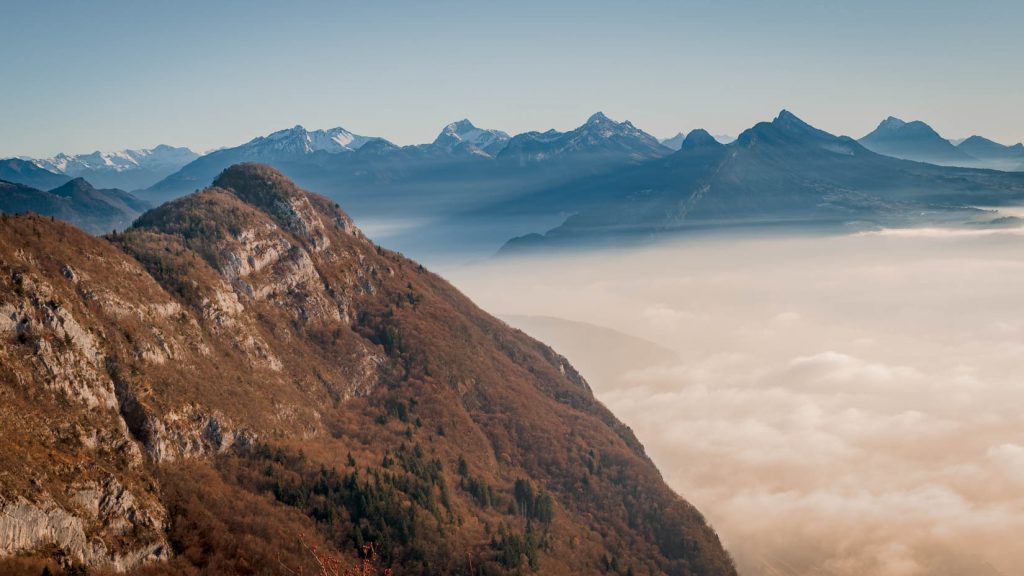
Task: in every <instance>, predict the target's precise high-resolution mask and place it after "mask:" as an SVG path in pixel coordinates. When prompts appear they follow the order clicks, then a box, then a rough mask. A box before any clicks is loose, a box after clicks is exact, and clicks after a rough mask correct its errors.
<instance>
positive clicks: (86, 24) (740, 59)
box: [0, 0, 1024, 157]
mask: <svg viewBox="0 0 1024 576" xmlns="http://www.w3.org/2000/svg"><path fill="white" fill-rule="evenodd" d="M0 14H2V15H3V17H2V22H0V26H2V30H3V33H2V34H0V53H2V54H3V55H4V67H3V73H2V78H3V81H2V86H3V89H2V90H0V157H3V156H12V155H26V156H49V155H52V154H55V153H57V152H61V151H63V152H69V153H82V152H90V151H93V150H96V149H101V150H112V149H122V148H137V147H151V146H154V145H156V144H160V143H166V144H172V145H187V146H190V147H193V148H194V149H197V150H207V149H212V148H217V147H221V146H231V145H237V144H239V143H242V142H244V141H247V140H249V139H251V138H253V137H255V136H258V135H263V134H266V133H269V132H271V131H274V130H278V129H281V128H286V127H291V126H294V125H296V124H302V125H303V126H306V127H307V128H311V129H312V128H328V127H334V126H342V127H345V128H347V129H349V130H351V131H353V132H356V133H360V134H366V135H372V136H383V137H385V138H387V139H389V140H392V141H394V142H396V143H399V144H412V143H419V142H426V141H430V140H433V138H434V137H435V136H436V134H437V133H438V132H439V131H440V129H441V127H442V126H443V125H445V124H447V123H448V122H451V121H454V120H458V119H461V118H463V117H468V118H470V119H471V120H472V121H473V122H474V123H476V124H477V125H479V126H484V127H493V128H500V129H503V130H505V131H507V132H510V133H517V132H523V131H528V130H546V129H548V128H556V129H560V130H565V129H569V128H572V127H575V126H577V125H579V124H581V123H582V122H583V121H584V120H585V119H586V118H587V117H588V116H589V115H590V114H591V113H593V112H595V111H598V110H601V111H603V112H605V113H606V114H608V115H609V116H610V117H612V118H615V119H619V120H622V119H629V120H631V121H632V122H633V123H634V124H636V125H637V126H638V127H640V128H643V129H645V130H647V131H648V132H650V133H652V134H654V135H656V136H659V137H667V136H671V135H673V134H675V133H676V132H679V131H687V130H690V129H693V128H697V127H703V128H706V129H708V130H709V131H711V132H712V133H715V134H733V135H735V134H737V133H738V132H740V131H742V130H743V129H745V128H747V127H749V126H751V125H753V124H754V123H756V122H758V121H761V120H766V119H770V118H772V117H773V116H774V115H775V114H777V112H778V111H779V110H780V109H782V108H786V109H789V110H791V111H793V112H794V113H796V114H797V115H799V116H801V117H802V118H804V119H805V120H807V121H809V122H811V123H813V124H815V125H817V126H819V127H821V128H823V129H826V130H828V131H830V132H834V133H840V134H848V135H852V136H855V137H859V136H862V135H863V134H865V133H867V132H869V131H870V130H871V129H872V128H873V127H874V126H875V125H877V123H878V122H879V121H880V120H882V119H883V118H885V117H886V116H889V115H895V116H899V117H902V118H904V119H906V120H910V119H922V120H925V121H927V122H928V123H930V124H931V125H933V126H934V127H935V128H936V129H937V130H938V131H939V132H940V133H942V134H943V135H945V136H947V137H949V138H958V137H964V136H968V135H970V134H973V133H979V134H983V135H985V136H987V137H990V138H993V139H995V140H997V141H1002V142H1005V143H1013V142H1017V141H1020V140H1022V139H1024V115H1022V114H1020V113H1019V103H1020V102H1021V101H1022V100H1024V75H1022V74H1020V73H1019V71H1020V54H1021V53H1022V49H1024V35H1021V34H1020V30H1019V28H1020V23H1021V22H1024V3H1022V2H1019V0H992V1H987V2H976V3H964V2H962V1H948V0H913V1H899V0H896V1H894V0H886V1H880V0H861V1H858V2H821V1H820V0H813V1H812V0H777V1H774V2H760V1H753V0H749V1H748V0H716V1H712V0H699V1H689V0H677V1H661V0H655V1H638V0H629V1H609V0H586V1H577V0H566V1H560V0H542V1H536V0H518V1H516V2H500V3H499V2H475V1H474V2H470V1H450V0H438V1H432V2H422V1H388V0H377V1H350V2H346V1H340V0H335V1H317V0H311V1H297V0H293V1H288V2H285V1H271V0H245V1H235V0H226V1H219V2H208V1H195V0H180V1H176V2H138V1H121V0H95V1H91V2H78V1H60V0H52V1H44V2H37V1H16V0H0Z"/></svg>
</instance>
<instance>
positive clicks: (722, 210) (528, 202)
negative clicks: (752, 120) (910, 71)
mask: <svg viewBox="0 0 1024 576" xmlns="http://www.w3.org/2000/svg"><path fill="white" fill-rule="evenodd" d="M129 152H130V151H129ZM144 152H148V153H147V154H144V155H139V154H134V155H133V154H128V153H127V152H126V153H124V154H121V153H115V154H107V155H103V154H99V155H98V156H96V155H82V156H79V157H74V158H72V157H67V156H65V155H58V156H57V157H54V159H50V160H47V161H42V160H35V161H25V160H16V159H12V160H8V161H5V162H4V163H3V164H2V165H0V178H3V179H6V180H8V181H11V182H19V183H22V184H25V185H27V186H30V187H33V188H37V189H40V190H50V189H52V188H55V187H56V186H58V185H60V184H63V183H64V182H66V181H67V179H68V174H71V173H74V172H76V171H81V170H86V168H84V166H89V168H88V170H92V172H89V173H90V174H94V175H95V176H96V177H98V178H99V177H102V176H103V175H107V176H110V177H114V176H115V175H120V176H117V177H119V178H125V177H128V176H125V175H128V174H135V176H131V177H132V178H134V177H136V176H139V175H142V174H143V173H144V170H143V168H144V167H149V168H153V167H154V166H156V165H157V164H158V162H157V161H156V159H157V158H158V157H163V158H164V161H163V163H162V164H159V165H160V166H162V169H164V170H169V169H170V167H172V166H175V165H177V164H180V163H181V162H185V161H187V162H186V163H185V164H183V165H180V166H178V167H177V169H175V170H174V171H173V173H169V174H168V175H167V176H166V177H164V178H163V179H162V180H160V181H159V182H156V183H155V184H153V185H151V186H149V187H148V188H146V189H144V190H139V191H138V192H137V195H138V197H139V198H142V199H143V200H146V201H148V202H149V203H151V204H153V205H157V204H160V203H162V202H165V201H167V200H170V199H173V198H176V197H179V196H182V195H184V194H187V193H190V192H192V191H194V190H196V189H200V188H203V187H205V186H207V185H208V184H209V183H210V182H211V181H212V180H213V178H214V177H215V176H216V175H217V174H219V173H220V172H221V171H222V170H224V169H225V168H226V167H227V166H229V165H233V164H236V163H239V162H261V163H266V164H269V165H272V166H274V167H275V168H277V169H279V170H281V171H282V172H283V173H284V174H286V175H287V176H288V177H289V178H292V179H293V180H294V181H296V182H297V183H298V184H299V185H301V186H303V187H306V188H310V189H317V190H321V191H323V192H324V193H325V194H327V195H328V196H330V197H331V198H332V199H334V200H335V201H337V202H339V203H342V204H344V205H345V206H346V207H347V208H348V209H349V210H350V211H351V212H352V213H353V214H355V215H356V216H357V217H359V218H360V220H361V221H363V222H365V223H366V227H367V229H368V230H371V231H372V233H373V234H374V235H375V237H377V238H379V239H380V240H381V241H382V242H384V243H386V244H388V245H390V246H394V247H396V248H399V249H402V250H404V251H407V252H409V253H411V254H413V255H416V256H419V257H421V258H422V257H428V255H430V256H433V255H436V254H445V255H455V257H464V256H472V257H483V256H487V255H490V254H493V253H494V251H496V250H497V249H498V248H499V247H501V246H502V245H503V244H504V243H505V242H506V241H508V240H509V239H510V238H517V237H522V236H529V238H527V239H525V240H518V241H516V242H515V243H514V244H515V245H518V246H524V245H526V244H529V243H535V242H540V243H545V242H543V241H542V240H543V239H544V238H546V239H547V240H550V239H551V238H553V237H558V236H561V237H564V238H565V240H567V241H568V240H569V238H570V237H571V238H579V237H581V235H583V236H591V237H593V238H598V237H604V238H606V239H608V240H609V241H617V240H616V239H621V238H623V237H624V236H629V235H640V236H641V237H642V236H644V235H649V234H660V233H662V232H667V231H673V230H676V229H680V228H681V229H688V228H693V227H721V226H733V225H737V224H740V225H749V224H750V223H752V222H758V223H760V224H759V225H763V224H767V225H771V226H778V225H783V224H791V225H796V224H799V225H806V224H808V223H813V224H814V225H826V226H835V225H837V224H840V225H856V226H877V225H883V224H887V225H912V224H920V223H932V224H934V223H943V222H964V221H968V220H969V221H972V222H975V221H976V220H977V219H978V218H984V217H985V216H986V215H985V214H980V213H978V212H977V211H970V210H965V208H964V207H965V206H989V205H999V204H1003V203H1006V202H1010V201H1015V200H1016V199H1017V198H1018V195H1019V192H1020V190H1019V185H1020V184H1019V183H1020V177H1019V176H1014V175H1013V174H1001V173H997V172H990V171H983V170H978V169H979V168H995V169H999V170H1012V169H1021V170H1024V146H1022V145H1020V144H1017V145H1014V146H1004V145H1002V144H999V143H996V142H993V141H991V140H989V139H986V138H982V137H980V136H972V137H971V138H967V139H965V140H963V141H961V142H960V143H959V144H958V145H953V144H952V143H951V142H950V141H948V140H946V139H944V138H943V137H942V136H941V135H939V134H938V133H937V132H936V131H935V130H933V129H932V128H930V127H929V126H928V125H927V124H925V123H923V122H919V121H915V122H904V121H902V120H899V119H897V118H892V117H890V118H888V119H886V120H885V121H883V122H882V123H881V124H880V125H879V126H878V128H877V129H876V130H874V131H873V132H872V133H871V134H869V135H867V136H865V137H864V138H862V139H861V140H860V141H857V140H854V139H851V138H847V137H837V136H834V135H831V134H828V133H826V132H823V131H820V130H817V129H816V128H814V127H811V126H809V125H807V124H806V123H804V122H802V121H800V120H799V119H798V118H796V117H795V116H794V115H792V114H789V113H788V112H787V113H783V114H780V116H779V118H777V119H776V120H775V121H774V122H765V123H761V124H758V125H756V126H754V127H752V128H750V129H749V130H747V131H745V132H744V133H743V134H741V135H740V136H739V138H737V139H735V140H733V139H730V138H728V137H723V136H712V135H711V134H709V133H708V132H706V131H704V130H694V131H691V132H690V133H688V134H687V136H686V137H683V136H682V134H679V135H677V136H676V137H673V138H670V139H667V140H665V141H662V142H659V141H658V140H657V139H656V138H654V137H653V136H651V135H650V134H648V133H646V132H644V131H643V130H641V129H639V128H637V127H636V126H634V125H633V124H632V123H630V122H629V121H621V122H620V121H615V120H612V119H610V118H608V117H607V116H606V115H604V114H602V113H600V112H598V113H596V114H593V115H592V116H590V117H589V118H588V119H587V120H586V121H585V122H584V123H583V124H581V125H580V126H578V127H577V128H574V129H572V130H568V131H558V130H548V131H545V132H539V131H538V132H527V133H523V134H518V135H514V136H510V135H509V134H508V133H506V132H503V131H501V130H497V129H492V128H481V127H478V126H476V125H474V124H473V123H472V122H470V121H469V120H468V119H462V120H459V121H456V122H452V123H450V124H448V125H446V126H444V127H443V128H441V130H440V131H439V133H438V135H437V137H436V138H435V139H434V140H433V141H432V142H430V143H426V144H417V145H410V146H399V145H396V144H394V143H392V142H389V141H388V140H386V139H384V138H380V137H375V136H367V135H358V134H354V133H352V132H350V131H348V130H346V129H344V128H340V127H338V128H332V129H328V130H307V129H306V128H303V127H302V126H295V127H293V128H289V129H285V130H280V131H277V132H274V133H271V134H269V135H266V136H260V137H257V138H253V139H252V140H250V141H248V142H246V143H244V144H241V145H239V146H235V147H232V148H224V149H220V150H216V151H214V152H211V153H209V154H205V155H203V156H199V157H194V154H192V153H191V152H190V151H188V150H187V149H174V148H171V147H160V146H158V147H157V148H154V149H152V150H150V151H144ZM126 158H127V159H126ZM905 160H913V161H915V162H907V161H905ZM922 162H925V163H922ZM41 166H50V167H51V168H52V169H53V170H62V171H66V172H67V174H62V173H54V172H53V170H50V171H47V170H44V169H43V168H42V167H41ZM104 166H105V167H106V168H104ZM133 166H135V168H132V167H133ZM949 166H963V167H968V168H970V170H966V171H964V170H958V169H956V168H949ZM147 169H148V168H147ZM145 173H146V174H149V175H150V176H148V177H151V176H152V171H150V172H145ZM87 179H88V180H89V181H90V182H92V176H89V177H87ZM99 181H100V182H105V181H106V180H102V179H101V180H99ZM98 187H100V188H102V187H103V186H102V185H99V186H98ZM129 188H130V186H129ZM1004 222H1006V221H1004ZM560 225H561V226H560ZM609 227H613V228H615V230H616V232H615V233H610V232H609V231H610V228H609ZM549 230H550V231H552V232H551V234H548V235H545V236H541V235H539V233H542V232H545V231H549ZM570 231H571V232H570ZM546 244H550V243H549V242H547V243H546Z"/></svg>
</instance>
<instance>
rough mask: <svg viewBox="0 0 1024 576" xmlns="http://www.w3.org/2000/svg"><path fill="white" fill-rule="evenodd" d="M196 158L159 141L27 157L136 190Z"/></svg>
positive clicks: (74, 175) (54, 169) (42, 164)
mask: <svg viewBox="0 0 1024 576" xmlns="http://www.w3.org/2000/svg"><path fill="white" fill-rule="evenodd" d="M198 157H199V154H196V153H195V152H193V151H192V150H189V149H188V148H176V147H173V146H167V145H166V144H161V145H159V146H157V147H155V148H144V149H139V150H119V151H116V152H100V151H96V152H92V153H90V154H74V155H72V154H64V153H61V154H58V155H56V156H53V157H51V158H38V159H28V160H29V161H31V162H32V163H33V164H35V165H36V166H38V167H40V168H43V169H45V170H49V171H50V172H54V173H57V174H63V175H65V176H69V177H72V178H85V179H86V180H88V181H89V182H92V183H93V184H94V185H96V186H100V187H104V188H120V189H123V190H138V189H140V188H147V187H149V186H152V185H153V184H155V183H156V182H158V181H160V180H162V179H164V178H166V177H167V176H169V175H170V174H172V173H174V172H176V171H178V170H179V169H180V168H181V167H182V166H184V165H186V164H188V163H189V162H191V161H193V160H195V159H196V158H198Z"/></svg>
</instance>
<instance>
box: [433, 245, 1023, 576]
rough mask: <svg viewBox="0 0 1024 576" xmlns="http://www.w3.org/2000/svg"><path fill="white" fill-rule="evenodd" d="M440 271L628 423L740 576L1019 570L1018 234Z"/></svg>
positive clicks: (674, 251)
mask: <svg viewBox="0 0 1024 576" xmlns="http://www.w3.org/2000/svg"><path fill="white" fill-rule="evenodd" d="M440 272H441V273H442V274H443V275H445V277H446V278H449V279H450V280H451V281H452V282H453V283H454V284H455V285H456V286H457V287H458V288H459V289H461V290H463V291H464V292H465V293H466V294H468V295H469V296H470V297H471V298H472V299H473V300H474V301H475V302H477V303H478V304H479V305H480V306H482V307H483V308H484V309H486V310H488V311H489V312H492V313H495V314H498V315H502V316H503V317H504V318H505V319H506V320H507V321H508V322H509V323H510V324H512V325H514V326H517V327H520V328H522V329H523V330H524V331H526V332H528V333H530V334H531V335H533V336H535V337H538V338H539V339H541V340H544V341H545V342H547V343H548V344H551V345H552V346H554V347H555V348H556V349H557V350H559V351H561V352H562V353H563V354H565V355H566V356H568V357H569V359H570V360H571V361H572V362H573V363H574V365H576V366H577V368H579V369H580V370H581V372H582V373H583V374H584V376H586V377H587V379H588V380H589V382H590V384H591V386H592V387H593V388H594V391H595V393H596V394H597V396H598V397H599V398H600V399H601V400H602V401H603V402H604V403H605V404H606V405H607V406H608V407H609V408H610V409H611V410H612V411H613V412H614V413H615V414H616V415H618V416H619V417H620V418H622V419H623V420H624V421H625V422H626V423H627V424H629V425H630V426H631V427H632V428H633V430H634V432H635V433H636V434H637V436H638V437H639V438H640V440H641V441H642V442H643V444H644V445H645V446H646V448H647V451H648V454H649V455H650V456H651V458H652V459H653V460H654V462H655V463H656V464H657V465H658V467H659V468H660V469H661V470H662V472H663V474H664V476H665V479H666V480H667V481H668V483H669V485H671V486H672V487H673V488H674V489H676V490H677V491H678V492H679V493H680V494H682V495H683V496H684V497H685V498H687V499H688V500H689V501H691V502H692V503H693V504H694V505H695V506H697V507H698V508H699V509H700V510H701V511H702V512H704V513H705V515H706V516H707V517H708V519H709V520H710V521H711V523H712V524H713V525H714V526H715V528H716V529H717V530H718V532H719V533H720V535H721V536H722V538H723V541H724V544H725V545H726V547H727V548H728V549H729V550H730V552H731V553H732V554H733V556H734V558H735V559H736V561H737V565H738V568H739V569H740V572H741V573H742V574H747V575H764V576H768V575H776V574H785V575H797V574H799V575H810V574H829V575H842V576H854V575H864V574H875V575H879V576H903V575H917V574H932V575H940V576H941V575H950V576H952V575H956V576H968V575H971V576H979V575H981V576H984V575H993V574H1013V573H1016V571H1017V568H1016V567H1017V566H1020V565H1021V564H1022V563H1024V549H1022V548H1021V547H1020V546H1019V545H1018V541H1019V534H1020V533H1021V530H1022V529H1024V434H1022V433H1021V430H1024V413H1022V411H1021V409H1020V406H1021V404H1022V401H1024V382H1022V380H1021V376H1020V368H1021V366H1022V360H1024V299H1022V294H1024V235H1022V233H1021V232H1020V230H1017V229H1014V230H1005V231H981V230H978V231H968V230H961V231H950V230H927V229H925V230H922V229H917V230H909V231H907V230H905V231H891V232H876V233H865V234H858V235H848V236H832V237H800V238H765V237H761V238H753V237H749V238H737V237H725V236H721V237H706V238H702V239H699V238H690V239H687V240H685V241H680V242H677V243H673V244H664V245H661V246H658V247H654V248H648V249H642V250H621V251H605V252H589V253H582V254H580V253H573V254H571V255H566V256H562V257H557V256H556V257H544V258H540V257H538V258H531V259H516V260H514V259H508V258H499V259H495V260H491V261H488V262H486V263H482V264H477V265H473V266H467V267H458V268H447V269H442V270H440Z"/></svg>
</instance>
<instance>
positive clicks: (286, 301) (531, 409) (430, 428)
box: [0, 144, 736, 576]
mask: <svg viewBox="0 0 1024 576" xmlns="http://www.w3.org/2000/svg"><path fill="white" fill-rule="evenodd" d="M367 145H369V144H367ZM364 148H365V146H364ZM0 339H2V340H0V342H2V345H0V397H2V401H0V421H2V422H3V423H4V425H3V426H2V427H0V446H3V450H0V470H4V471H5V472H4V475H3V476H2V477H0V556H5V557H11V556H14V555H18V557H17V558H14V559H12V560H11V561H12V562H17V566H19V567H21V568H22V571H21V572H20V573H33V574H38V573H40V572H41V569H40V567H41V566H42V565H43V564H44V563H45V562H48V561H51V560H60V561H61V562H62V563H63V564H64V566H65V567H70V569H71V570H74V573H84V572H83V569H86V568H91V569H99V570H104V569H112V570H115V571H124V570H131V571H133V572H134V573H138V574H148V575H157V574H238V573H245V574H263V573H267V574H270V573H280V572H281V571H287V572H289V573H291V572H292V571H294V572H299V571H302V570H305V571H307V572H308V573H314V572H316V564H315V560H314V558H313V557H312V555H311V553H310V552H309V551H308V550H307V548H305V547H309V548H312V547H314V546H315V547H316V548H315V549H316V550H317V551H318V553H320V554H326V555H330V556H331V557H336V558H340V559H341V562H342V563H343V564H351V563H355V562H357V558H356V555H357V553H358V551H359V550H361V549H363V547H364V546H369V545H372V546H373V550H374V551H375V554H376V556H377V559H378V561H379V562H380V563H382V564H384V565H385V566H388V567H392V568H394V569H395V570H396V573H400V574H442V575H443V574H469V573H472V574H493V575H502V574H523V573H543V574H556V575H557V574H622V575H624V574H667V575H673V576H676V575H678V576H735V574H736V572H735V569H734V568H733V566H732V562H731V560H730V558H729V556H728V554H727V553H726V552H725V551H724V550H723V548H722V546H721V544H720V542H719V539H718V537H717V535H716V534H715V533H714V531H713V530H712V529H711V528H710V527H709V526H708V524H707V523H706V522H705V520H704V518H703V516H702V515H701V514H700V513H699V512H698V511H697V510H696V509H695V508H694V507H693V506H691V505H690V504H688V503H687V502H686V501H684V500H683V499H682V498H680V497H679V496H677V495H676V494H675V493H673V492H672V491H671V490H670V489H669V488H668V487H667V486H666V484H665V483H664V481H663V480H662V478H661V475H660V474H659V473H658V471H657V470H656V469H655V467H654V465H653V464H652V463H651V461H650V459H649V458H648V457H647V455H646V454H645V452H644V449H643V447H642V446H641V445H640V443H639V442H638V441H637V439H636V438H635V436H634V435H633V433H632V432H631V431H630V429H629V428H628V427H626V426H625V425H623V424H622V423H621V422H619V421H618V420H617V419H616V418H615V416H614V415H612V414H611V413H610V412H609V411H608V410H607V409H606V408H605V407H604V406H603V405H601V403H600V402H598V401H597V400H596V399H595V398H594V396H593V394H592V393H591V390H590V387H589V385H588V384H587V382H586V381H585V380H584V379H583V378H582V377H581V376H580V375H579V373H577V372H576V370H575V369H574V368H573V367H572V365H571V364H570V363H569V362H568V361H567V360H566V359H565V358H563V357H562V356H560V355H559V354H558V353H556V352H555V351H554V350H552V349H550V348H548V347H547V346H545V345H544V344H541V343H540V342H537V341H536V340H533V339H531V338H530V337H528V336H526V335H525V334H523V333H522V332H519V331H517V330H514V329H512V328H509V327H508V326H507V325H506V324H505V323H503V322H501V321H499V320H497V319H495V318H493V317H491V316H489V315H487V314H486V313H485V312H483V311H482V310H480V309H479V308H477V307H476V306H475V305H474V304H473V303H472V302H470V301H469V300H468V299H467V298H465V297H464V296H463V295H461V294H460V293H459V292H458V291H456V290H455V289H454V288H453V287H452V286H451V285H450V284H448V283H447V282H445V281H444V280H443V279H442V278H440V277H438V276H436V275H434V274H432V273H431V272H429V271H428V270H427V269H425V268H424V267H423V266H422V265H420V264H418V263H416V262H414V261H412V260H409V259H407V258H405V257H403V256H401V255H400V254H398V253H395V252H392V251H389V250H386V249H383V248H381V247H380V246H377V245H375V244H374V243H372V242H370V241H369V240H368V239H367V238H366V237H365V236H364V235H363V233H362V232H361V231H360V230H359V228H357V227H356V226H355V224H354V223H353V221H352V220H351V219H350V218H349V217H348V216H347V215H346V214H345V213H344V212H343V211H342V210H341V209H340V208H339V207H338V205H337V204H336V203H335V202H334V201H332V200H330V199H328V198H326V197H323V196H318V195H315V194H311V193H309V192H306V191H304V190H302V189H300V188H298V187H297V186H296V185H294V184H293V183H292V182H290V181H289V180H288V179H287V178H285V177H284V176H283V175H282V174H281V173H279V172H277V171H275V170H273V169H271V168H269V167H266V166H262V165H254V164H246V165H239V166H232V167H229V168H227V169H226V170H225V171H223V172H222V173H221V174H220V175H219V176H217V177H216V178H215V179H214V181H213V183H212V186H210V187H207V188H205V189H203V190H202V191H199V192H196V193H193V194H190V195H187V196H185V197H182V198H179V199H176V200H174V201H171V202H168V203H166V204H164V205H162V206H160V207H158V208H156V209H153V210H150V211H149V212H146V213H145V214H143V215H142V216H141V217H140V218H138V219H137V220H136V221H135V223H134V224H133V225H132V226H131V227H130V228H129V229H127V230H126V231H124V232H121V233H118V234H111V235H108V236H104V237H95V236H88V235H86V234H84V233H83V232H82V231H80V230H78V229H76V228H74V227H72V226H70V225H67V224H65V223H62V222H59V221H53V220H51V219H48V218H43V217H40V216H37V215H20V216H13V217H12V216H9V215H5V216H4V217H3V218H2V219H0ZM300 538H301V540H300ZM300 542H301V543H300ZM304 546H305V547H304ZM33 562H35V564H33ZM0 564H3V561H0ZM0 567H2V566H0Z"/></svg>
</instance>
